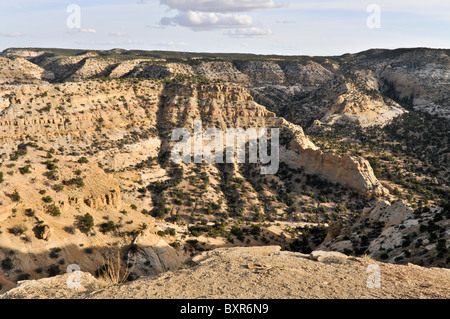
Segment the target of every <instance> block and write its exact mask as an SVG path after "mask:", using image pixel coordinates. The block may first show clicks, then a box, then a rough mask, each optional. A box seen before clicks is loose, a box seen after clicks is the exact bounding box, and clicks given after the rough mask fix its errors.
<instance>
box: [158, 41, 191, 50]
mask: <svg viewBox="0 0 450 319" xmlns="http://www.w3.org/2000/svg"><path fill="white" fill-rule="evenodd" d="M156 45H157V46H163V47H171V48H175V47H186V46H188V44H187V43H186V42H174V41H169V42H162V43H157V44H156Z"/></svg>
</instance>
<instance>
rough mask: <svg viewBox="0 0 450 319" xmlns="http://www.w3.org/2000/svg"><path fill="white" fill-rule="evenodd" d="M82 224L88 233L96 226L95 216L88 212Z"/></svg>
mask: <svg viewBox="0 0 450 319" xmlns="http://www.w3.org/2000/svg"><path fill="white" fill-rule="evenodd" d="M81 226H82V229H83V231H84V232H86V233H88V232H90V231H91V230H92V229H93V228H94V217H92V215H91V214H89V213H86V214H85V215H84V216H83V219H82V221H81Z"/></svg>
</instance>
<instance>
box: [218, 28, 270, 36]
mask: <svg viewBox="0 0 450 319" xmlns="http://www.w3.org/2000/svg"><path fill="white" fill-rule="evenodd" d="M225 34H226V35H229V36H230V37H233V38H261V37H265V36H268V35H271V34H272V30H270V29H268V30H264V29H259V28H256V27H251V28H244V29H233V30H229V31H227V32H225Z"/></svg>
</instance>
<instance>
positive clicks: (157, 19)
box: [0, 0, 450, 55]
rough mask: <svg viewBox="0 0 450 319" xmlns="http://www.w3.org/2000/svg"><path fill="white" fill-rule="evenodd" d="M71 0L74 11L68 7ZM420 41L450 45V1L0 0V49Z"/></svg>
mask: <svg viewBox="0 0 450 319" xmlns="http://www.w3.org/2000/svg"><path fill="white" fill-rule="evenodd" d="M73 4H74V5H76V6H77V7H78V8H79V9H80V14H79V15H73V13H74V12H73V11H72V12H67V8H68V6H69V5H73ZM370 4H375V5H376V6H377V8H378V9H379V10H380V11H379V15H377V16H376V17H375V16H374V14H376V12H374V11H370V12H367V11H366V9H367V7H368V6H369V5H370ZM69 18H70V19H72V20H71V21H77V22H79V24H77V25H76V27H74V25H72V27H69V24H68V23H67V20H68V19H69ZM368 18H375V19H376V21H377V22H378V21H379V24H378V25H377V26H378V27H373V28H369V26H368V24H367V20H368ZM378 18H379V19H378ZM74 19H75V20H74ZM371 21H375V20H373V19H372V20H371ZM419 46H420V47H433V48H450V0H428V1H418V0H410V1H406V0H399V1H394V0H390V1H387V0H380V1H377V0H372V1H364V0H363V1H361V0H348V1H341V0H315V1H314V0H306V1H304V0H300V1H294V0H292V1H291V0H108V1H102V0H95V1H86V0H69V1H57V0H14V1H11V0H0V50H3V49H5V48H8V47H59V48H80V49H105V50H107V49H111V48H124V49H144V50H173V51H195V52H242V53H260V54H285V55H338V54H343V53H349V52H350V53H351V52H358V51H363V50H366V49H369V48H389V49H393V48H399V47H419Z"/></svg>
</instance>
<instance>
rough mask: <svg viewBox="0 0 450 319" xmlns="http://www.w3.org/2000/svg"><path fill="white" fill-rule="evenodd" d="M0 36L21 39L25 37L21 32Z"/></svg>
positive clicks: (0, 33) (0, 34)
mask: <svg viewBox="0 0 450 319" xmlns="http://www.w3.org/2000/svg"><path fill="white" fill-rule="evenodd" d="M0 36H1V37H5V38H21V37H23V36H24V35H23V34H22V33H20V32H0Z"/></svg>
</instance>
